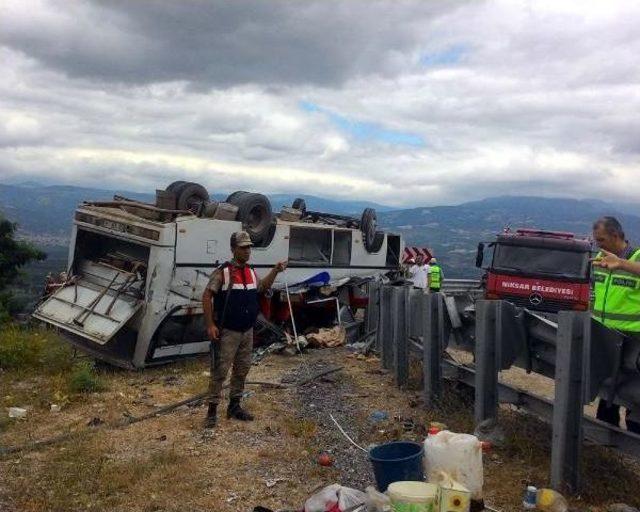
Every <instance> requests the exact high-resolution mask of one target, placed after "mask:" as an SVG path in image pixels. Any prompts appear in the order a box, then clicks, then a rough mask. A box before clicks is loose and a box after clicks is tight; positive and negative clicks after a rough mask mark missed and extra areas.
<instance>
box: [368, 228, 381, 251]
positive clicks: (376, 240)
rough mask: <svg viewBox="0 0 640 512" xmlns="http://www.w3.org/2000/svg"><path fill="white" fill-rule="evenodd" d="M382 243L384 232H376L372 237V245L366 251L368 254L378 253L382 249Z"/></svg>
mask: <svg viewBox="0 0 640 512" xmlns="http://www.w3.org/2000/svg"><path fill="white" fill-rule="evenodd" d="M383 242H384V231H376V234H375V235H374V237H373V244H372V245H371V247H370V248H368V249H367V250H368V251H369V252H378V251H380V249H381V248H382V243H383Z"/></svg>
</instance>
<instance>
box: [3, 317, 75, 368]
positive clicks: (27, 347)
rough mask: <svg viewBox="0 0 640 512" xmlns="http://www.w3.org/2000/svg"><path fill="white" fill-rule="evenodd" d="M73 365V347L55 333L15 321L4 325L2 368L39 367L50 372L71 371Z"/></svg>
mask: <svg viewBox="0 0 640 512" xmlns="http://www.w3.org/2000/svg"><path fill="white" fill-rule="evenodd" d="M73 364H74V361H73V353H72V350H71V347H70V346H69V345H68V344H67V343H65V342H64V341H62V340H61V339H60V338H59V337H58V336H57V335H56V334H54V333H53V332H51V331H47V330H45V329H39V328H29V327H20V326H17V325H14V324H5V325H2V326H0V368H3V369H5V370H18V371H20V370H32V369H38V370H41V371H42V372H44V373H48V374H50V373H57V372H61V371H66V370H69V369H71V367H72V366H73Z"/></svg>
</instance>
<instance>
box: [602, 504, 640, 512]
mask: <svg viewBox="0 0 640 512" xmlns="http://www.w3.org/2000/svg"><path fill="white" fill-rule="evenodd" d="M606 512H640V510H638V509H637V508H635V507H630V506H629V505H626V504H624V503H614V504H613V505H609V506H608V507H607V510H606Z"/></svg>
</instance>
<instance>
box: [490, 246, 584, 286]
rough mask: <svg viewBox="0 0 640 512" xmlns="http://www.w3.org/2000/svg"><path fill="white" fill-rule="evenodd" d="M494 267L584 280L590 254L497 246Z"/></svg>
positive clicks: (495, 268)
mask: <svg viewBox="0 0 640 512" xmlns="http://www.w3.org/2000/svg"><path fill="white" fill-rule="evenodd" d="M492 267H493V269H494V270H498V271H499V270H504V271H507V272H522V273H523V274H547V275H550V276H554V277H565V278H574V279H575V278H578V279H585V278H587V277H588V268H589V253H586V252H573V251H563V250H559V249H549V248H546V247H545V248H539V247H522V246H517V245H502V244H497V245H496V247H495V252H494V255H493V265H492Z"/></svg>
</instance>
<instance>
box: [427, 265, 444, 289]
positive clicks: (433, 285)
mask: <svg viewBox="0 0 640 512" xmlns="http://www.w3.org/2000/svg"><path fill="white" fill-rule="evenodd" d="M441 286H442V269H441V268H440V265H438V261H437V260H436V259H435V258H431V260H430V261H429V290H430V291H432V292H439V291H440V287H441Z"/></svg>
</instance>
